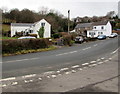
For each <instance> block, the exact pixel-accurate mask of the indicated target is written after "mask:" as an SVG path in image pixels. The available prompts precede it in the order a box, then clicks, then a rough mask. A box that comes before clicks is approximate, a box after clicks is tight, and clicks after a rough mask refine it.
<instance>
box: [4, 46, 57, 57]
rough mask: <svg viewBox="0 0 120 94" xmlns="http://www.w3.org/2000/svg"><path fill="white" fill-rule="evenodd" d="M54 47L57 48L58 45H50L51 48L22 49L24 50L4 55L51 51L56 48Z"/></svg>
mask: <svg viewBox="0 0 120 94" xmlns="http://www.w3.org/2000/svg"><path fill="white" fill-rule="evenodd" d="M54 49H57V47H55V46H50V47H49V48H43V49H36V50H33V49H32V50H22V51H18V52H16V53H12V54H3V56H13V55H20V54H27V53H36V52H44V51H50V50H54Z"/></svg>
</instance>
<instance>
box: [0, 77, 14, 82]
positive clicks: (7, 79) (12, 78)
mask: <svg viewBox="0 0 120 94" xmlns="http://www.w3.org/2000/svg"><path fill="white" fill-rule="evenodd" d="M15 79H16V78H15V77H11V78H6V79H0V81H9V80H15Z"/></svg>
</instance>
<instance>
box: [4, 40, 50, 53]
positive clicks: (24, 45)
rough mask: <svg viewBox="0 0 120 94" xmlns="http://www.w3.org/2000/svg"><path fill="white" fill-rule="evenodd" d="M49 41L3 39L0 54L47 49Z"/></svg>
mask: <svg viewBox="0 0 120 94" xmlns="http://www.w3.org/2000/svg"><path fill="white" fill-rule="evenodd" d="M50 45H51V43H50V42H49V39H5V40H2V52H3V54H4V53H15V52H18V51H22V50H31V49H41V48H48V47H49V46H50Z"/></svg>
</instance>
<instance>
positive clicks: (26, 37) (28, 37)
mask: <svg viewBox="0 0 120 94" xmlns="http://www.w3.org/2000/svg"><path fill="white" fill-rule="evenodd" d="M18 39H36V37H32V36H25V37H19V38H18Z"/></svg>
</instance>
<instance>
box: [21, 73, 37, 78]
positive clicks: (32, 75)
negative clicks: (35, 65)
mask: <svg viewBox="0 0 120 94" xmlns="http://www.w3.org/2000/svg"><path fill="white" fill-rule="evenodd" d="M35 76H36V74H30V75H25V76H22V78H29V77H35Z"/></svg>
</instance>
